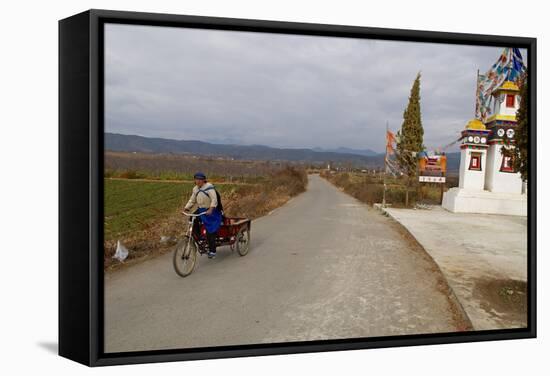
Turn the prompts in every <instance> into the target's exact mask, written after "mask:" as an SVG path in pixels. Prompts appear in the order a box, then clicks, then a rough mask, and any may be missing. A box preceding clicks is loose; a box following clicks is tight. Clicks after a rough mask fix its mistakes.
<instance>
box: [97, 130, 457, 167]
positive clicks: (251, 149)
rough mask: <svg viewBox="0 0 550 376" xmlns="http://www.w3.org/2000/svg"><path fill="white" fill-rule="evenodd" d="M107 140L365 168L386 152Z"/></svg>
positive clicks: (145, 149) (137, 148)
mask: <svg viewBox="0 0 550 376" xmlns="http://www.w3.org/2000/svg"><path fill="white" fill-rule="evenodd" d="M104 140H105V150H111V151H125V152H142V153H165V154H166V153H173V154H190V155H201V156H212V157H225V158H234V159H241V160H261V161H289V162H308V163H327V162H331V163H333V164H340V165H343V164H346V165H349V164H352V165H353V166H355V167H365V168H376V167H382V166H383V165H384V154H380V153H376V152H374V151H372V150H370V149H352V148H346V147H339V148H335V149H323V148H319V147H316V148H312V149H308V148H296V149H295V148H276V147H271V146H265V145H237V144H214V143H210V142H204V141H196V140H173V139H167V138H156V137H143V136H137V135H125V134H118V133H105V139H104ZM459 163H460V153H447V169H448V170H449V171H450V172H451V171H458V167H459Z"/></svg>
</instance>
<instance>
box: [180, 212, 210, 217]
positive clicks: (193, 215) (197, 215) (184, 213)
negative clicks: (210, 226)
mask: <svg viewBox="0 0 550 376" xmlns="http://www.w3.org/2000/svg"><path fill="white" fill-rule="evenodd" d="M181 214H183V215H186V216H188V217H200V216H201V215H205V214H206V212H202V213H200V214H192V213H187V212H184V211H182V212H181Z"/></svg>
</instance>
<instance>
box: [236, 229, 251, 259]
mask: <svg viewBox="0 0 550 376" xmlns="http://www.w3.org/2000/svg"><path fill="white" fill-rule="evenodd" d="M235 246H236V248H237V252H239V255H241V256H245V255H246V254H247V253H248V250H249V249H250V230H249V229H248V228H245V229H242V230H240V231H239V233H238V234H237V241H236V242H235Z"/></svg>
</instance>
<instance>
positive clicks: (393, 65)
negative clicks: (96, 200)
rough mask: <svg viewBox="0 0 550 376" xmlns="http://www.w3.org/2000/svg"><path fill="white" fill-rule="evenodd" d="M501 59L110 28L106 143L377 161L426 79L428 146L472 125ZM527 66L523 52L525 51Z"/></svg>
mask: <svg viewBox="0 0 550 376" xmlns="http://www.w3.org/2000/svg"><path fill="white" fill-rule="evenodd" d="M501 50H502V49H501V48H493V47H477V46H456V45H441V44H428V43H416V42H389V41H377V40H360V39H347V38H334V37H310V36H295V35H277V34H265V33H246V32H232V31H215V30H197V29H180V28H169V27H154V26H135V25H114V24H111V25H107V26H106V31H105V59H106V60H105V62H106V63H105V129H106V131H107V132H117V133H125V134H138V135H143V136H154V137H166V138H175V139H193V140H203V141H210V142H223V143H226V142H229V143H238V144H264V145H271V146H282V147H315V146H320V147H325V148H333V147H338V146H347V147H352V148H370V149H373V150H377V151H381V150H383V147H384V131H385V124H386V121H388V122H389V124H390V128H391V129H393V130H396V129H398V128H399V127H400V125H401V122H402V115H403V110H404V108H405V106H406V104H407V100H408V95H409V91H410V87H411V85H412V82H413V80H414V77H415V75H416V73H417V72H418V71H421V72H422V83H421V98H422V102H421V105H422V114H423V123H424V129H425V144H426V146H428V147H437V146H443V145H445V144H447V143H449V142H450V141H452V140H453V139H454V138H456V137H457V135H458V133H459V131H460V130H461V128H462V127H463V126H464V125H465V124H466V122H467V121H468V120H469V119H471V118H472V117H473V114H474V92H475V77H476V71H477V69H480V70H481V71H485V70H486V69H488V68H489V67H490V65H491V64H492V63H494V62H495V61H496V59H497V57H498V55H499V54H500V52H501ZM522 53H523V54H524V58H526V56H525V51H522Z"/></svg>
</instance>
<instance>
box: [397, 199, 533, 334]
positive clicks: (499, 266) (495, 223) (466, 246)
mask: <svg viewBox="0 0 550 376" xmlns="http://www.w3.org/2000/svg"><path fill="white" fill-rule="evenodd" d="M386 211H387V212H388V214H389V215H390V216H391V217H393V218H394V219H395V220H397V221H398V222H400V223H401V224H402V225H403V226H404V227H406V228H407V230H409V231H410V233H411V234H412V235H413V236H414V237H415V238H416V239H417V240H418V241H419V242H420V244H422V246H423V247H424V248H425V249H426V251H427V252H428V253H429V254H430V255H431V256H432V257H433V259H434V260H435V261H436V262H437V264H438V265H439V266H440V268H441V270H442V271H443V274H444V275H445V277H446V278H447V280H448V282H449V284H450V285H451V287H452V288H453V291H454V292H455V294H456V296H457V298H458V300H459V301H460V302H461V304H462V306H463V307H464V310H465V311H466V313H467V314H468V316H469V318H470V320H471V321H472V324H473V326H474V329H476V330H488V329H508V328H521V327H526V325H527V314H526V313H527V311H526V306H525V304H526V303H525V300H526V296H525V295H524V293H525V291H523V290H524V288H525V287H526V284H525V282H526V281H527V217H516V216H503V215H489V214H463V213H451V212H448V211H446V210H444V209H442V208H441V207H439V206H437V207H434V208H433V209H431V210H411V209H392V208H388V209H386ZM514 294H516V295H518V294H519V296H516V295H514Z"/></svg>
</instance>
